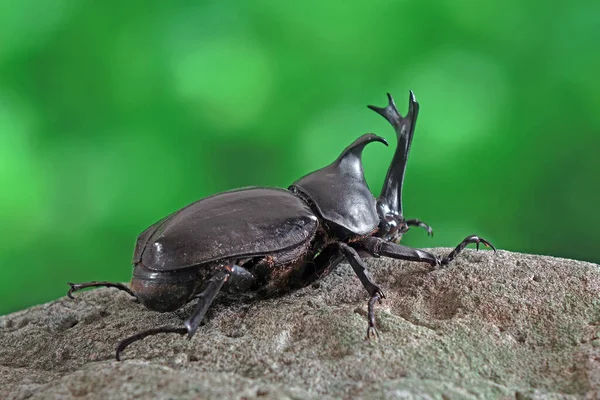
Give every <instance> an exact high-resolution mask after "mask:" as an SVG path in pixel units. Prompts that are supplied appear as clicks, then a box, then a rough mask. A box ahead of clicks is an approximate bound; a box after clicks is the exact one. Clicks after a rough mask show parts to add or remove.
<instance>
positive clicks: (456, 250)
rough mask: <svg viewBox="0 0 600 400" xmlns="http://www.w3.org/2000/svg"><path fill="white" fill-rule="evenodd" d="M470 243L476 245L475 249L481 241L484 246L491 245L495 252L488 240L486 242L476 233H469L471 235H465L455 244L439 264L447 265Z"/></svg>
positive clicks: (492, 246)
mask: <svg viewBox="0 0 600 400" xmlns="http://www.w3.org/2000/svg"><path fill="white" fill-rule="evenodd" d="M471 243H475V245H476V246H477V250H479V243H483V245H484V246H485V247H491V248H492V250H494V253H495V252H496V248H495V247H494V245H493V244H491V243H490V242H488V241H487V240H485V239H483V238H480V237H479V236H477V235H471V236H467V237H466V238H465V239H464V240H463V241H462V242H460V244H459V245H458V246H456V247H455V248H454V250H452V251H451V252H450V254H448V255H447V256H446V257H444V258H443V259H442V260H441V261H440V264H442V265H448V264H450V263H451V262H452V260H454V258H455V257H456V256H457V255H458V254H459V253H460V252H461V251H463V249H464V248H465V247H467V245H469V244H471Z"/></svg>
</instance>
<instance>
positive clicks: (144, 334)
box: [115, 326, 188, 361]
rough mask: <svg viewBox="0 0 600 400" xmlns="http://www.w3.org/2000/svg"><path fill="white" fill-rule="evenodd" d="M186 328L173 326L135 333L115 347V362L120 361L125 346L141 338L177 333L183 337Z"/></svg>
mask: <svg viewBox="0 0 600 400" xmlns="http://www.w3.org/2000/svg"><path fill="white" fill-rule="evenodd" d="M187 332H188V331H187V329H186V328H182V327H179V328H178V327H175V326H161V327H160V328H153V329H148V330H145V331H142V332H139V333H136V334H135V335H133V336H130V337H128V338H127V339H123V340H121V341H120V342H119V344H118V345H117V350H116V352H115V358H116V359H117V361H121V353H122V352H123V350H125V348H126V347H127V346H129V345H130V344H132V343H134V342H137V341H138V340H142V339H143V338H145V337H147V336H151V335H157V334H159V333H178V334H180V335H185V334H186V333H187Z"/></svg>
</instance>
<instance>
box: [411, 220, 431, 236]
mask: <svg viewBox="0 0 600 400" xmlns="http://www.w3.org/2000/svg"><path fill="white" fill-rule="evenodd" d="M406 225H407V226H408V227H411V226H418V227H419V228H423V229H425V230H426V231H427V236H433V229H431V226H429V225H428V224H426V223H425V222H423V221H421V220H419V219H407V220H406Z"/></svg>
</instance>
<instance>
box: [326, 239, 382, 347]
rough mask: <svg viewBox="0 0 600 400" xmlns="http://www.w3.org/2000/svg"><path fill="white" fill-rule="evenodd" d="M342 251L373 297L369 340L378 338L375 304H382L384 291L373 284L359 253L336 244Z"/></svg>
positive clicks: (368, 329)
mask: <svg viewBox="0 0 600 400" xmlns="http://www.w3.org/2000/svg"><path fill="white" fill-rule="evenodd" d="M336 244H337V246H338V247H339V249H340V252H341V254H342V255H343V256H344V257H345V258H346V259H347V260H348V262H349V263H350V266H351V267H352V269H353V270H354V273H355V274H356V275H357V276H358V279H359V280H360V282H361V283H362V284H363V286H364V287H365V289H367V292H368V293H369V295H370V296H371V298H370V299H369V304H368V309H367V318H368V320H369V327H368V328H367V339H370V338H372V337H376V336H378V334H377V328H376V327H375V303H376V302H378V301H379V302H381V299H384V298H385V295H384V294H383V291H381V289H380V288H379V286H377V285H376V284H374V283H373V281H372V278H371V277H370V276H369V272H368V270H367V267H366V266H365V263H364V261H363V260H362V259H361V258H360V256H359V255H358V252H357V251H356V250H355V249H353V248H352V247H350V246H349V245H348V244H346V243H344V242H338V243H336Z"/></svg>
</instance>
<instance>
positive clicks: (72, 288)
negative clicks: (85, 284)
mask: <svg viewBox="0 0 600 400" xmlns="http://www.w3.org/2000/svg"><path fill="white" fill-rule="evenodd" d="M67 285H69V286H71V288H70V289H69V291H68V292H67V297H68V298H70V299H73V300H74V299H75V297H73V292H74V291H76V290H77V289H76V288H75V286H76V285H75V284H74V283H73V282H67Z"/></svg>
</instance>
